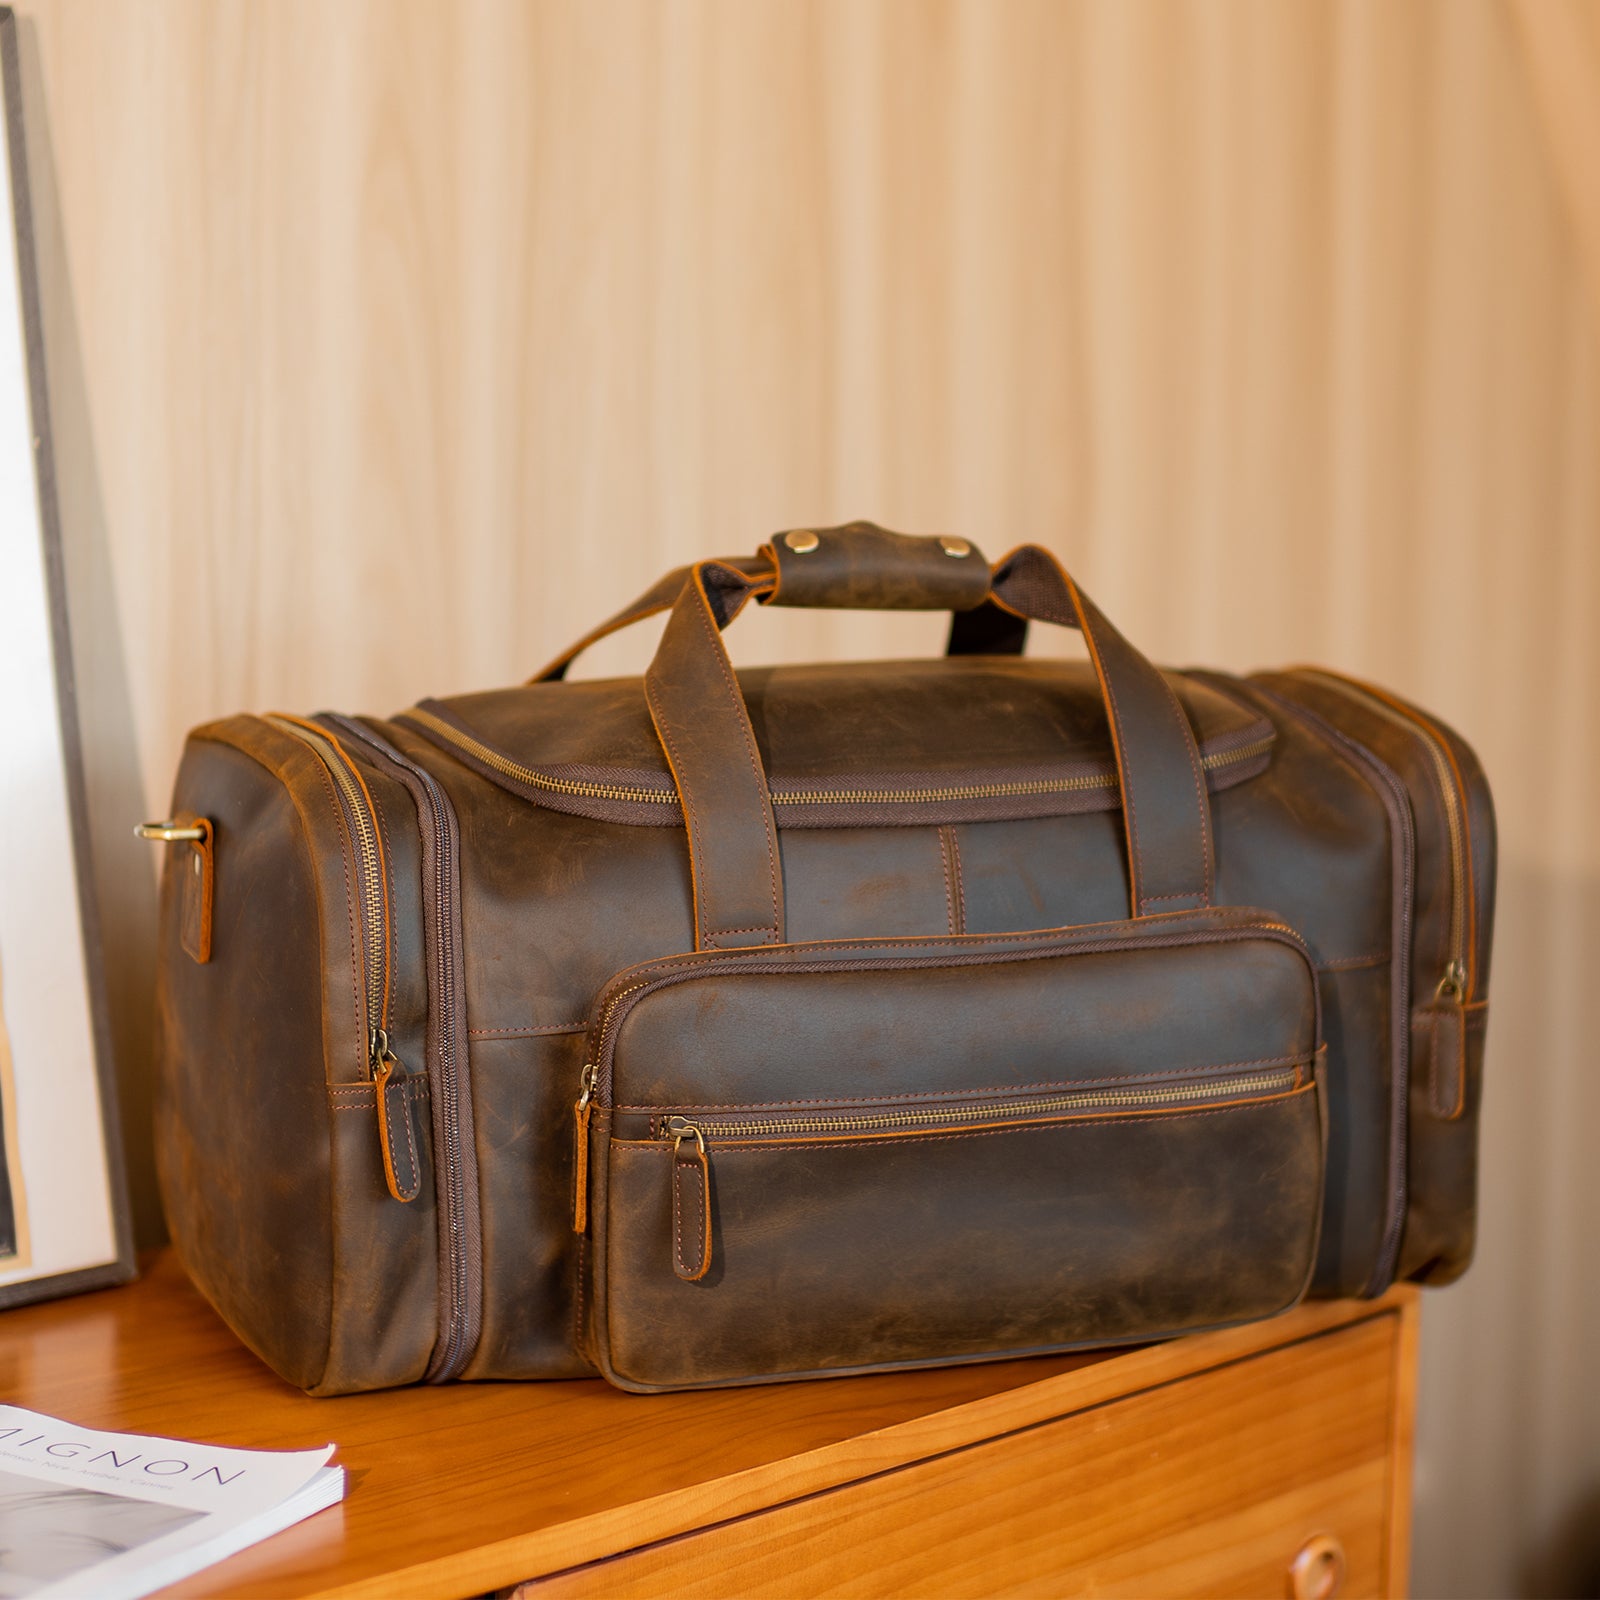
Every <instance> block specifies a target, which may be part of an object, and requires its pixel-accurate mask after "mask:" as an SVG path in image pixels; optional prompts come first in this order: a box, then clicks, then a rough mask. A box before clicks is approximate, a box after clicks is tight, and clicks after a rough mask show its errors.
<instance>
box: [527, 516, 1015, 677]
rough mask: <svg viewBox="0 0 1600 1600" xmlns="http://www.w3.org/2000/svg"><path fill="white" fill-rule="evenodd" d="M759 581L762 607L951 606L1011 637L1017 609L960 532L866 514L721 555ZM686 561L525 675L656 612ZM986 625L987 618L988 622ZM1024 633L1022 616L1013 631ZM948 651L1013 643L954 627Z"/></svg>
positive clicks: (545, 671) (556, 672) (997, 651)
mask: <svg viewBox="0 0 1600 1600" xmlns="http://www.w3.org/2000/svg"><path fill="white" fill-rule="evenodd" d="M717 560H718V562H719V564H720V565H722V566H725V567H733V568H734V569H735V570H737V571H739V572H742V573H744V574H745V575H746V576H747V577H749V578H751V579H752V580H753V581H755V582H756V583H757V584H758V588H757V591H756V598H757V599H758V600H760V601H761V602H762V603H763V604H765V605H774V606H818V607H835V608H844V609H848V610H854V611H952V612H954V613H955V619H954V620H955V623H956V624H958V625H959V624H960V623H961V622H962V621H963V619H965V618H967V617H969V616H970V617H975V618H981V617H984V616H985V614H988V616H989V617H991V618H1000V619H1002V621H1001V623H1000V626H1001V628H1002V630H1003V631H1005V632H1006V633H1007V635H1008V636H1009V635H1010V634H1011V633H1012V631H1013V630H1015V629H1016V628H1017V626H1018V624H1017V620H1016V618H1015V617H1012V616H1009V615H1007V614H1006V613H1004V612H1001V611H998V610H997V609H996V608H995V607H994V606H992V605H989V604H988V603H987V602H986V600H985V596H986V595H987V593H988V590H989V568H988V564H987V563H986V562H985V561H984V559H983V556H982V555H981V554H980V552H979V551H978V549H977V548H976V546H974V545H972V544H969V543H968V542H967V540H965V539H955V538H950V537H944V538H918V537H916V536H915V535H912V534H905V533H891V532H890V531H889V530H888V529H887V528H880V527H878V526H877V525H876V524H875V523H871V522H847V523H845V524H843V525H842V526H840V527H837V528H794V529H791V530H790V531H789V532H787V533H780V534H779V535H778V536H777V537H776V538H775V539H773V540H772V541H771V543H769V544H765V545H763V546H762V547H761V551H760V554H758V555H755V556H743V557H740V556H719V557H717ZM693 570H694V569H693V568H692V567H674V568H673V570H672V571H671V572H669V573H668V574H667V575H666V576H665V577H664V578H660V579H658V580H657V581H656V582H655V583H653V584H651V586H650V587H649V588H648V589H646V590H645V592H644V593H643V594H642V595H640V596H639V597H638V599H636V600H634V601H633V602H631V603H630V604H628V605H625V606H624V607H623V608H622V609H621V610H620V611H618V612H617V613H616V614H615V615H614V616H611V617H608V618H607V619H606V620H605V621H604V622H602V623H601V624H600V626H599V627H597V628H594V629H591V630H590V632H588V633H586V634H585V635H584V636H583V637H582V638H581V639H579V640H578V642H577V643H576V644H574V645H572V646H570V647H569V648H568V649H566V650H564V651H562V653H561V654H560V655H558V656H557V657H556V658H555V659H554V660H553V661H550V662H547V663H546V664H545V665H544V666H543V667H541V668H540V669H539V671H538V672H536V673H535V674H534V675H533V676H532V677H531V678H529V679H528V682H529V683H551V682H554V681H556V680H557V679H560V678H564V677H565V676H566V674H567V668H568V667H569V666H571V665H572V663H573V661H575V660H576V659H577V657H578V656H580V655H582V653H583V652H584V651H585V650H587V649H588V648H589V646H590V645H592V644H598V643H599V641H600V640H602V639H604V638H607V637H609V636H610V635H611V634H613V633H617V632H618V631H620V630H621V629H623V628H627V627H631V626H632V624H634V623H635V622H643V621H644V619H645V618H646V617H653V616H658V615H659V614H660V613H661V612H663V611H665V610H666V609H667V608H668V607H669V606H671V605H672V603H673V602H674V601H675V600H676V599H677V598H678V596H679V595H680V594H681V593H682V592H683V586H684V585H685V584H686V583H687V582H688V581H689V574H690V573H691V572H692V571H693ZM992 626H994V624H993V622H991V627H992ZM1026 635H1027V624H1026V623H1022V624H1021V634H1020V635H1018V637H1019V638H1024V637H1026ZM950 641H951V642H950V647H949V650H948V652H947V653H948V654H950V655H953V656H957V655H980V654H994V655H1018V654H1020V653H1021V645H1020V643H1018V644H1016V645H1015V646H1005V645H1001V646H997V647H995V648H994V649H992V650H989V649H987V648H986V636H980V634H979V633H978V632H972V633H971V634H970V638H969V634H968V633H967V632H958V629H957V628H954V627H953V628H952V631H951V636H950Z"/></svg>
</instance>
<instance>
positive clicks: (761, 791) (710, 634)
mask: <svg viewBox="0 0 1600 1600" xmlns="http://www.w3.org/2000/svg"><path fill="white" fill-rule="evenodd" d="M695 587H696V591H697V596H698V598H699V600H700V603H699V604H698V605H696V606H694V607H693V608H692V609H693V611H694V614H695V615H696V616H697V617H698V618H699V619H700V625H701V627H702V628H704V629H705V632H706V635H707V638H708V640H709V642H710V644H711V649H712V652H713V654H714V655H715V656H716V661H717V670H718V671H719V673H720V674H721V676H722V681H723V685H724V687H725V688H726V689H727V691H728V695H729V698H730V701H731V703H732V705H733V709H734V713H735V717H734V720H735V721H736V722H737V723H738V726H739V737H740V740H741V742H742V743H743V745H744V752H745V757H746V759H747V760H748V761H749V762H750V770H751V774H752V776H753V777H754V779H755V786H756V802H757V805H758V807H759V809H760V812H761V828H762V832H763V833H764V834H765V836H766V841H767V886H768V890H769V892H770V893H771V896H772V921H771V922H770V923H769V924H768V925H767V927H766V928H764V929H762V928H718V929H715V930H713V932H712V933H711V935H710V937H711V938H713V939H715V938H718V937H720V936H721V935H722V934H728V933H761V932H767V933H770V934H771V935H772V941H773V943H774V944H776V943H777V942H778V923H779V907H780V906H781V905H782V904H783V893H782V891H781V890H780V889H779V887H778V841H777V840H776V839H775V838H774V837H773V833H772V806H771V802H770V801H769V799H768V797H767V779H766V774H765V773H763V772H762V770H761V759H760V757H759V756H758V755H757V754H756V745H755V736H754V735H753V734H752V733H751V731H750V714H749V712H747V711H746V710H745V705H744V698H743V696H742V695H741V694H740V693H739V686H738V684H737V683H735V682H734V677H733V668H732V667H731V666H730V665H729V664H728V652H727V649H726V647H725V646H724V645H723V643H722V638H721V635H720V633H719V631H718V628H717V625H716V623H715V621H714V620H713V619H712V616H711V611H710V601H709V600H708V599H707V598H706V596H705V588H704V579H703V577H701V575H700V574H699V573H696V575H695Z"/></svg>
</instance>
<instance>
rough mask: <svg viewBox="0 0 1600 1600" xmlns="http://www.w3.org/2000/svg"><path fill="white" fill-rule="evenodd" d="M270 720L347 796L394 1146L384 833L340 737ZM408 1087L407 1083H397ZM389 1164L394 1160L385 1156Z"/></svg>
mask: <svg viewBox="0 0 1600 1600" xmlns="http://www.w3.org/2000/svg"><path fill="white" fill-rule="evenodd" d="M264 720H265V721H267V722H270V723H271V724H272V725H273V727H275V728H277V729H279V730H280V731H281V732H283V733H287V734H289V735H290V736H291V737H292V738H295V739H298V740H299V741H300V742H301V743H302V744H306V745H309V746H310V747H311V749H312V750H314V751H315V752H316V754H317V757H318V759H320V760H321V762H322V764H323V766H324V767H326V768H327V770H328V773H329V775H330V776H331V777H332V778H333V781H334V783H335V785H336V786H337V788H338V790H339V793H340V795H341V796H342V797H343V799H344V804H345V810H346V814H347V815H348V817H349V819H350V834H351V838H352V840H353V841H354V843H355V847H356V857H357V863H356V885H357V890H356V895H357V900H358V902H359V915H360V923H361V941H362V964H363V967H364V971H365V979H366V995H367V1075H368V1077H369V1078H370V1079H371V1082H372V1086H373V1092H374V1095H375V1098H376V1100H377V1106H378V1137H379V1140H380V1142H382V1143H383V1145H384V1149H385V1151H387V1150H388V1143H387V1139H388V1132H387V1124H386V1121H385V1091H386V1090H387V1089H388V1087H389V1081H390V1079H391V1078H393V1077H395V1076H397V1075H398V1076H399V1078H400V1079H401V1080H404V1079H405V1077H406V1076H407V1074H406V1069H405V1068H404V1067H403V1066H402V1065H401V1063H400V1061H399V1059H398V1057H396V1055H395V1053H394V1051H393V1050H392V1049H391V1048H390V1045H389V917H388V894H387V890H386V888H385V882H386V879H387V869H386V868H385V865H384V859H383V839H382V836H381V835H380V834H379V832H378V825H377V822H376V820H375V819H374V817H373V815H372V810H371V806H370V803H369V802H368V799H367V795H366V791H365V790H364V789H363V787H362V785H361V782H360V780H359V779H358V778H357V777H356V775H355V770H354V766H353V764H352V762H351V760H350V757H349V756H348V755H347V754H346V753H345V751H344V749H343V747H342V746H341V745H340V744H339V743H338V741H337V740H335V739H333V738H332V737H330V736H329V735H328V734H326V733H323V732H322V731H320V730H319V729H317V728H316V727H314V726H312V725H311V724H309V723H305V722H302V721H300V719H299V718H298V717H289V716H283V715H281V714H279V713H276V712H273V713H271V714H269V715H268V716H267V717H266V718H265V719H264ZM396 1090H397V1092H401V1093H403V1092H404V1091H403V1082H402V1084H397V1085H396ZM385 1167H386V1170H389V1164H388V1161H387V1159H386V1161H385ZM397 1182H398V1180H395V1179H392V1178H391V1184H390V1192H391V1193H392V1194H393V1195H394V1197H395V1198H396V1199H397V1200H406V1199H410V1198H413V1195H414V1191H413V1194H411V1195H408V1194H404V1193H402V1192H401V1190H400V1188H399V1187H397V1186H396V1184H397Z"/></svg>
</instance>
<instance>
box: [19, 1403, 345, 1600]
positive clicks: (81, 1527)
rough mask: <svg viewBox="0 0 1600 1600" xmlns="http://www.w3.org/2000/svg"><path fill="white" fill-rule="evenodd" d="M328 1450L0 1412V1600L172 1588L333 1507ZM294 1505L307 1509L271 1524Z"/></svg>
mask: <svg viewBox="0 0 1600 1600" xmlns="http://www.w3.org/2000/svg"><path fill="white" fill-rule="evenodd" d="M333 1449H334V1447H333V1446H332V1445H331V1444H330V1445H328V1446H326V1447H325V1448H323V1449H321V1450H302V1451H293V1452H290V1451H276V1450H230V1449H225V1448H223V1447H221V1446H219V1445H207V1444H191V1443H188V1442H186V1441H183V1440H178V1439H163V1438H155V1437H151V1436H148V1435H145V1434H134V1433H101V1432H98V1431H97V1430H95V1429H92V1428H80V1427H77V1426H75V1425H73V1424H71V1423H68V1422H63V1421H61V1420H60V1419H59V1418H56V1417H48V1416H43V1415H41V1414H40V1413H38V1412H35V1411H25V1410H23V1409H22V1408H21V1407H18V1406H0V1600H14V1597H15V1600H20V1597H22V1596H28V1597H30V1600H32V1597H38V1600H56V1597H58V1596H67V1595H73V1596H84V1595H94V1596H105V1597H107V1600H109V1597H112V1596H133V1595H140V1594H145V1593H148V1592H149V1590H150V1589H152V1588H156V1587H159V1586H160V1585H162V1584H165V1583H170V1582H173V1581H175V1579H176V1578H178V1577H181V1576H183V1575H184V1574H185V1573H187V1572H191V1571H195V1570H197V1569H198V1568H199V1567H201V1566H204V1565H207V1564H208V1563H209V1562H210V1561H212V1560H220V1559H221V1556H222V1555H223V1554H229V1553H231V1552H232V1551H233V1550H235V1549H240V1548H243V1546H244V1545H245V1544H248V1543H251V1542H253V1540H254V1539H256V1538H260V1537H264V1536H265V1534H266V1533H268V1532H273V1531H276V1530H277V1528H279V1527H282V1526H287V1525H288V1522H291V1521H295V1520H298V1518H299V1517H301V1516H305V1515H308V1514H309V1512H310V1511H311V1510H315V1509H318V1508H319V1507H320V1506H321V1505H325V1504H331V1503H332V1502H333V1501H334V1500H337V1499H338V1498H340V1496H341V1495H342V1493H343V1476H344V1475H343V1472H342V1471H340V1470H338V1469H330V1470H328V1471H326V1472H324V1469H325V1468H326V1467H327V1462H328V1459H329V1457H330V1456H331V1455H332V1454H333ZM319 1478H325V1479H329V1480H337V1481H336V1482H328V1483H323V1484H320V1485H317V1484H316V1482H315V1480H318V1479H319ZM308 1487H317V1488H319V1489H320V1491H321V1492H318V1493H316V1494H315V1495H314V1496H309V1497H308V1496H306V1495H303V1494H302V1491H305V1490H307V1489H308ZM297 1496H298V1497H300V1498H301V1499H302V1500H306V1499H308V1498H309V1499H314V1500H315V1502H316V1503H315V1504H309V1505H306V1506H304V1507H303V1508H296V1509H294V1510H293V1511H292V1513H291V1514H290V1515H288V1516H287V1517H285V1516H283V1515H282V1512H283V1511H284V1509H285V1508H287V1507H289V1505H290V1503H291V1502H294V1501H295V1500H296V1497H297ZM258 1523H259V1524H264V1526H261V1527H259V1528H258V1527H256V1526H255V1525H256V1524H258ZM212 1546H216V1549H215V1550H212V1548H211V1547H212ZM202 1550H203V1551H204V1552H205V1553H204V1554H201V1552H202ZM197 1556H199V1557H200V1558H199V1559H196V1557H197Z"/></svg>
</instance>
